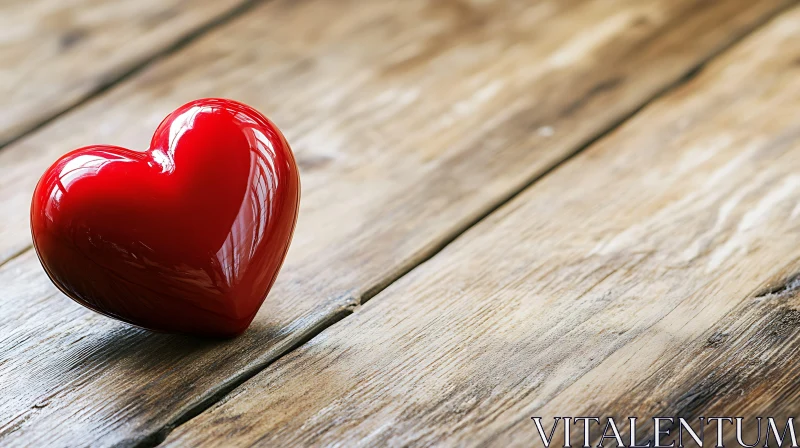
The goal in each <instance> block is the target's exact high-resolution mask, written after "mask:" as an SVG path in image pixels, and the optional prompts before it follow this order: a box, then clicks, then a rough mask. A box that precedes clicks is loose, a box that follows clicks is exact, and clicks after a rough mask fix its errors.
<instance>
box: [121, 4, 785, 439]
mask: <svg viewBox="0 0 800 448" xmlns="http://www.w3.org/2000/svg"><path fill="white" fill-rule="evenodd" d="M792 6H794V4H789V5H787V6H786V7H784V8H778V9H777V10H776V11H775V12H773V13H772V14H769V15H767V16H766V17H765V18H764V19H762V20H761V21H758V22H756V23H754V24H753V25H752V26H751V27H750V28H749V29H747V30H745V31H744V32H743V33H742V34H741V35H740V36H737V37H735V38H733V39H731V41H730V42H728V43H726V44H723V45H721V46H720V48H718V49H716V50H714V51H712V52H710V53H709V54H708V56H706V57H705V58H703V59H701V60H700V61H698V62H697V63H696V64H695V65H694V66H691V67H688V68H687V69H686V71H685V72H684V73H683V74H682V75H681V76H678V77H677V78H676V79H675V80H674V81H672V82H669V83H667V84H666V85H665V86H664V87H662V88H661V89H659V90H657V91H656V92H655V93H653V94H652V95H651V96H650V97H649V98H647V99H646V100H644V101H643V102H642V103H641V104H639V105H638V106H636V107H634V108H632V109H631V110H630V111H629V112H628V113H625V114H623V115H622V116H620V117H619V118H618V119H617V120H615V121H614V122H612V123H610V124H609V125H608V126H607V127H606V128H605V129H603V130H600V131H598V132H597V133H596V134H595V135H594V136H589V137H588V138H587V140H586V141H585V142H584V143H583V144H581V145H578V146H577V147H576V149H575V150H574V151H572V152H570V153H568V154H566V155H565V156H564V157H562V158H561V159H560V160H557V161H556V162H555V163H554V164H553V165H552V166H550V167H549V168H546V169H544V170H542V171H540V172H538V173H534V174H533V176H532V177H531V178H530V179H528V180H527V181H525V182H523V183H522V184H521V185H520V186H519V187H518V188H516V189H513V190H511V192H510V193H509V194H507V195H505V196H503V197H502V198H500V199H499V200H498V201H497V202H495V203H494V204H490V205H489V206H488V207H486V208H485V209H484V210H483V211H481V212H480V213H478V214H477V216H476V217H475V218H473V219H471V220H468V221H467V222H466V223H464V224H463V225H461V226H459V227H458V228H456V229H455V230H454V231H453V232H452V233H451V234H450V235H447V236H445V237H443V238H442V239H441V240H440V241H439V242H438V243H436V244H434V245H432V246H431V248H430V249H429V250H428V251H426V252H424V253H422V254H421V256H420V257H417V258H414V259H412V260H409V262H407V263H406V264H405V265H401V266H398V268H397V269H396V270H395V271H394V272H392V273H391V274H390V275H387V276H386V278H385V279H384V280H382V281H379V282H377V283H376V284H375V285H373V286H372V287H370V288H368V289H366V290H365V291H364V292H363V293H362V294H360V297H354V298H355V299H356V303H357V304H358V305H356V306H352V307H346V308H344V309H342V310H340V311H339V312H337V313H336V314H335V315H334V316H332V318H331V319H328V320H326V321H325V322H322V323H320V325H318V326H316V327H315V328H314V329H313V330H311V331H309V332H308V333H307V334H306V335H304V336H303V338H302V340H301V341H298V342H296V343H294V344H292V345H291V346H290V347H289V348H288V349H287V350H286V351H283V352H279V353H278V354H277V355H276V356H275V357H273V358H272V359H270V360H268V361H266V362H265V363H263V364H261V365H259V366H254V367H253V368H252V369H250V370H248V371H246V372H242V373H241V374H240V375H239V376H237V377H236V379H235V380H233V381H231V382H230V383H228V384H226V385H225V386H223V387H222V388H220V389H219V390H218V391H216V392H215V393H214V394H212V395H211V396H209V397H207V398H205V399H203V400H201V401H200V402H198V403H197V404H195V405H194V406H190V407H189V408H188V409H187V410H186V411H185V412H184V413H182V414H181V415H180V416H179V417H178V418H177V419H175V420H174V421H173V422H170V423H168V424H167V425H165V426H164V427H163V428H161V429H159V430H157V431H156V432H154V433H152V434H150V435H148V436H146V437H145V438H144V439H141V440H140V441H139V442H136V441H133V443H132V444H131V446H134V447H137V448H144V447H148V448H149V447H154V446H158V445H160V444H161V443H163V442H164V441H165V440H166V438H167V437H168V436H169V434H170V433H171V432H172V431H173V430H174V429H175V428H177V427H179V426H181V425H183V424H184V423H186V422H188V421H190V420H191V419H192V418H194V417H196V416H198V415H200V414H201V413H203V412H204V411H206V410H207V409H208V408H210V407H211V406H212V405H214V404H215V403H217V402H218V401H220V400H222V399H223V398H224V396H225V395H227V394H228V393H230V392H232V391H233V390H234V389H236V388H237V387H238V386H240V385H241V384H244V383H245V382H246V381H248V380H249V379H251V378H253V377H255V376H256V375H258V374H259V373H261V372H262V371H264V370H266V369H267V368H269V367H270V366H271V365H272V364H273V363H275V362H276V361H279V360H280V359H281V358H282V357H284V356H286V355H287V354H289V353H290V352H292V351H294V350H295V349H297V348H299V347H301V346H302V345H304V344H305V343H306V342H309V341H311V340H313V339H314V338H315V337H316V336H318V335H319V334H320V333H322V332H323V331H324V330H325V329H327V328H328V327H330V326H332V325H334V324H336V323H337V322H339V321H341V320H342V319H344V318H346V317H347V316H349V315H351V314H353V313H354V312H355V310H356V309H357V308H358V306H360V305H363V304H365V303H367V302H368V301H369V300H370V299H372V298H373V297H375V296H377V295H378V294H379V293H380V292H381V291H383V290H384V289H386V288H388V287H389V286H390V285H392V284H393V283H395V282H396V281H398V280H400V279H401V278H402V277H404V276H405V275H406V274H408V273H410V272H411V271H412V270H414V269H416V268H418V267H420V266H422V265H423V264H425V263H426V262H428V261H429V260H430V259H432V258H433V257H434V256H436V255H437V254H438V253H440V252H441V251H443V250H444V249H445V248H446V247H447V246H449V245H450V244H452V243H453V242H455V241H456V240H457V239H458V238H459V237H461V236H462V235H464V234H465V233H466V232H467V231H468V230H470V229H471V228H472V227H474V226H475V225H477V224H478V223H480V222H481V221H483V220H484V219H485V218H487V217H488V216H490V215H492V214H493V213H494V212H496V211H498V210H499V209H500V208H501V207H503V206H504V205H506V204H507V203H509V202H511V201H513V200H514V199H515V198H516V197H517V196H519V195H520V194H522V193H523V192H524V191H525V190H527V189H528V188H530V187H532V186H533V185H534V184H536V182H538V181H539V180H541V179H543V178H544V177H546V176H548V175H550V174H551V173H553V172H554V171H555V170H557V169H558V168H560V167H561V166H563V165H564V164H566V163H567V162H569V161H570V160H572V159H573V158H574V157H575V156H577V155H578V154H580V153H582V152H583V151H584V150H586V149H587V148H590V147H591V146H593V145H594V144H595V143H597V142H598V141H600V140H602V139H604V138H605V137H607V136H608V135H610V134H611V133H613V132H614V131H615V130H617V129H618V128H620V127H621V126H622V125H623V124H624V123H625V122H627V121H628V120H630V119H631V118H632V117H634V116H636V115H637V114H638V113H639V112H641V111H642V110H643V109H645V108H647V107H649V106H650V105H651V104H653V103H654V102H656V101H658V100H659V99H661V98H663V97H664V96H666V95H668V94H670V93H672V92H673V91H674V90H676V89H678V88H679V87H681V86H683V85H685V84H687V83H688V82H690V81H691V80H692V79H694V78H696V77H697V75H698V74H699V73H700V72H701V71H702V70H703V69H704V68H705V67H706V66H707V65H708V64H709V63H710V62H711V61H713V60H714V59H716V58H717V57H719V56H720V55H721V54H723V53H725V52H726V51H728V50H729V49H731V48H732V47H734V46H736V45H737V44H738V43H740V42H741V41H742V40H744V39H746V38H747V37H748V36H750V35H751V34H752V33H753V32H755V31H756V30H758V29H760V28H762V27H763V26H765V25H766V24H768V23H769V22H771V21H772V20H773V19H774V18H776V17H778V16H779V15H781V14H783V13H784V12H785V11H787V10H788V9H790V7H792ZM799 287H800V286H799ZM525 418H528V417H527V416H526V417H525Z"/></svg>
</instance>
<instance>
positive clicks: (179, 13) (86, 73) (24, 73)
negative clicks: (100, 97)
mask: <svg viewBox="0 0 800 448" xmlns="http://www.w3.org/2000/svg"><path fill="white" fill-rule="evenodd" d="M244 3H245V1H244V0H221V1H220V0H166V1H165V0H124V1H102V0H71V1H64V0H4V1H3V2H2V4H0V98H2V101H0V104H2V109H3V111H2V113H0V146H2V145H3V144H5V143H6V142H8V141H10V140H12V139H14V138H15V137H17V136H19V135H20V134H22V133H24V132H26V131H29V130H30V129H32V128H34V127H35V126H36V125H38V124H39V123H41V122H43V121H44V120H47V119H49V118H51V117H53V116H55V115H57V114H58V113H60V112H62V111H64V110H65V109H67V108H68V107H70V106H71V105H74V104H75V103H77V102H79V101H80V100H81V99H83V98H85V97H86V96H87V95H88V94H90V93H91V92H93V91H96V90H97V89H99V88H102V87H103V86H105V85H107V84H109V83H110V82H113V80H115V79H117V78H119V77H120V76H122V75H123V74H124V73H126V72H128V71H130V70H131V69H133V68H134V67H136V66H138V65H141V64H142V63H143V62H145V61H147V60H149V59H151V58H153V57H155V56H157V55H159V54H160V53H162V52H163V51H164V50H166V49H168V48H170V47H171V46H173V45H175V44H176V43H177V42H179V41H180V40H181V39H183V38H185V37H186V36H189V35H191V34H192V33H193V32H196V31H197V30H199V29H202V28H203V27H205V26H207V25H208V24H209V23H212V22H214V21H215V20H217V19H219V18H220V17H222V16H225V15H226V14H228V13H230V12H231V11H234V10H235V9H236V7H237V6H240V5H243V4H244Z"/></svg>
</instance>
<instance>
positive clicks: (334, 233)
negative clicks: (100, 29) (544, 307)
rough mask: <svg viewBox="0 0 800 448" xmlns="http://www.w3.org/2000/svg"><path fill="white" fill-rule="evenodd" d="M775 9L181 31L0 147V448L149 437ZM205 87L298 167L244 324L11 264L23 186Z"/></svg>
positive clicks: (366, 17)
mask: <svg viewBox="0 0 800 448" xmlns="http://www.w3.org/2000/svg"><path fill="white" fill-rule="evenodd" d="M790 3H791V2H789V1H784V0H765V1H759V2H752V1H749V0H724V1H715V2H703V3H697V2H695V1H693V0H680V1H676V0H649V1H642V0H629V1H617V2H584V1H564V0H548V1H539V2H531V1H528V0H518V1H506V2H494V3H491V2H481V3H475V4H472V3H468V2H463V1H455V0H453V1H447V2H443V1H423V0H412V1H404V2H394V1H388V0H387V1H370V2H362V1H356V0H350V1H341V2H328V1H316V0H311V1H305V2H294V1H288V0H286V1H275V2H270V3H268V4H266V5H264V6H263V7H260V8H258V9H254V10H253V11H251V12H250V13H249V14H248V15H247V16H245V17H243V18H242V19H241V20H237V21H235V22H233V23H231V24H230V25H228V26H226V27H224V28H222V29H219V30H218V31H216V32H214V33H211V34H209V35H208V36H206V37H204V38H202V39H199V40H198V41H197V42H196V43H195V44H193V45H191V46H190V47H188V48H186V49H185V50H184V51H182V52H181V53H180V54H177V55H175V56H173V57H170V58H168V59H167V60H165V61H163V62H161V63H159V64H157V65H155V66H153V67H152V68H151V69H148V70H146V71H145V72H144V73H142V74H141V75H140V76H137V77H135V78H134V79H132V80H131V81H130V82H127V83H125V84H124V85H121V86H119V88H116V89H114V90H112V91H110V92H108V93H107V94H105V95H103V96H102V97H100V98H98V99H97V100H95V101H92V102H91V103H89V104H87V105H85V106H84V107H81V108H80V109H78V110H76V111H74V112H73V113H70V114H69V115H66V116H64V117H62V119H60V120H59V121H58V122H56V123H54V124H53V125H52V126H48V127H47V128H46V129H43V130H42V131H41V132H39V133H37V134H36V135H33V136H31V137H30V138H26V139H24V140H22V141H20V142H19V143H18V144H15V145H14V146H13V147H9V148H8V149H7V150H5V151H2V152H0V166H2V167H3V170H4V173H3V176H0V208H2V210H4V213H5V215H3V216H0V253H2V254H4V259H5V260H7V261H6V264H5V266H3V267H2V268H1V269H0V306H2V307H3V309H4V310H5V311H4V313H5V314H4V316H3V317H0V334H2V335H3V336H2V341H1V342H0V347H2V349H0V353H2V355H0V356H2V359H1V360H0V394H2V396H3V397H11V398H10V399H8V400H5V401H4V402H2V403H0V422H3V426H2V429H0V442H1V443H3V444H4V445H8V444H14V443H16V444H19V445H24V444H27V445H53V444H55V445H70V444H76V443H79V444H111V443H138V442H141V441H143V440H145V441H147V440H149V441H153V440H156V439H157V437H158V436H159V435H163V434H164V433H165V430H166V429H168V428H165V425H171V424H173V423H175V422H176V421H177V422H180V421H181V420H183V419H185V418H187V416H190V415H192V413H194V412H197V411H198V410H200V409H202V408H203V407H204V404H205V403H210V402H212V401H214V400H215V399H217V396H218V394H220V393H224V392H226V391H227V390H229V388H230V387H232V386H235V385H236V384H238V383H239V382H240V381H241V379H242V378H245V377H247V376H248V375H250V374H252V372H254V371H257V370H258V369H259V368H261V367H263V366H264V365H265V364H267V363H269V362H270V361H272V360H273V359H275V358H276V357H277V356H279V355H280V354H282V353H285V352H286V351H288V350H290V349H291V348H292V347H294V346H296V345H298V344H300V343H302V342H304V341H305V340H306V339H307V338H308V337H309V336H311V335H313V334H315V333H317V332H318V331H319V330H320V329H321V328H323V327H325V326H327V325H330V324H331V323H332V322H334V321H335V320H337V319H339V318H340V317H342V316H343V315H344V314H346V313H349V312H350V310H351V309H352V308H353V307H355V306H357V305H358V304H359V303H360V301H361V300H362V299H363V298H364V297H370V296H371V295H372V294H373V293H374V291H377V290H380V289H381V288H383V287H384V286H385V285H386V284H388V283H390V282H391V281H393V280H394V279H395V278H397V277H398V276H400V275H402V274H403V273H404V272H406V271H407V270H408V269H410V268H411V267H413V266H415V265H417V264H418V263H419V262H420V261H422V260H424V259H425V258H426V257H428V256H430V255H431V254H432V253H433V252H435V251H436V250H437V249H438V248H439V247H441V246H442V245H443V244H445V243H446V242H448V241H449V240H450V239H451V238H452V237H453V236H454V235H456V234H458V233H459V232H461V231H462V230H463V229H464V228H465V227H467V226H469V225H471V223H473V222H474V221H475V220H476V219H478V218H479V217H481V216H483V215H485V214H486V213H487V212H489V211H491V210H492V209H493V208H494V207H496V206H497V205H498V204H500V203H502V202H504V201H505V200H506V199H507V197H508V196H510V195H511V194H513V193H514V192H516V191H518V190H520V189H522V188H523V187H524V186H525V185H527V184H528V183H529V182H530V181H531V180H532V179H535V178H536V177H537V176H538V175H540V174H541V173H543V172H544V171H546V170H547V169H549V168H550V167H552V166H553V165H554V164H555V163H557V162H558V161H560V160H562V159H564V158H565V157H567V156H568V155H570V154H572V153H573V152H575V151H576V150H578V149H579V148H581V147H582V146H583V145H585V144H586V143H587V142H588V141H591V140H592V139H593V138H594V137H595V136H597V135H598V134H600V133H602V132H603V131H604V130H606V129H608V128H609V127H610V126H613V125H614V124H616V123H617V122H618V121H619V120H621V119H623V118H625V117H626V116H628V115H629V114H631V113H632V112H634V111H635V110H636V109H637V108H638V107H640V105H641V104H643V103H644V102H645V101H647V100H648V99H649V98H652V97H653V96H654V95H656V94H657V93H658V92H660V91H662V90H663V89H665V88H666V87H667V86H669V85H671V84H672V83H674V82H676V81H678V80H679V79H681V78H682V77H683V76H684V75H685V74H686V73H689V72H690V71H691V70H692V69H693V68H694V67H696V66H697V65H698V64H700V63H702V62H703V61H704V60H706V59H707V58H709V57H712V56H713V55H714V54H716V52H718V51H719V50H720V49H722V48H724V47H725V46H726V45H728V44H730V43H731V42H733V41H734V40H735V39H737V37H739V36H742V35H743V34H745V33H747V32H748V31H749V30H750V29H752V28H753V27H755V26H757V25H758V24H759V23H761V22H762V21H763V20H765V18H766V17H768V16H770V15H771V14H774V13H776V12H777V11H778V10H779V9H780V8H782V7H784V6H786V5H787V4H790ZM212 95H213V96H226V97H231V98H235V99H239V100H242V101H245V102H247V103H250V104H252V105H253V106H255V107H257V108H259V109H261V110H262V111H264V112H265V113H266V114H267V115H269V116H270V117H272V118H273V119H274V120H275V122H276V123H278V125H279V126H281V127H282V129H283V130H284V131H285V134H286V135H287V137H288V139H289V141H290V142H291V143H292V145H293V147H294V149H295V151H296V153H297V156H298V161H299V165H300V168H301V171H302V179H303V200H302V207H301V211H300V220H299V226H298V229H297V232H296V236H295V240H294V243H293V245H292V249H291V250H290V253H289V257H288V260H287V263H286V266H285V267H284V270H283V272H282V273H281V275H280V276H279V278H278V282H277V283H276V286H275V288H274V289H273V292H272V293H271V295H270V297H269V298H268V300H267V302H266V303H265V305H264V307H263V308H262V310H261V313H260V314H259V316H258V317H257V318H256V321H255V322H254V324H253V327H252V328H251V329H250V330H249V331H248V332H246V333H245V334H244V335H243V336H242V337H240V338H237V339H235V340H231V341H221V342H220V341H199V340H192V339H187V338H181V337H173V336H165V335H156V334H152V333H147V332H144V331H140V330H137V329H133V328H130V327H128V326H125V325H123V324H119V323H116V322H114V321H111V320H109V319H106V318H103V317H100V316H96V315H94V314H92V313H90V312H88V311H85V310H83V309H81V308H79V307H78V306H76V305H73V304H71V303H69V301H68V300H67V299H66V298H65V297H64V296H63V295H61V294H59V293H57V292H56V291H55V290H54V289H53V288H52V287H51V286H49V285H48V283H47V281H46V279H45V277H44V274H43V272H42V271H41V269H40V268H39V266H38V264H37V262H36V260H35V256H34V255H33V254H32V253H31V252H30V251H25V248H26V247H27V246H28V244H29V236H28V230H27V226H26V222H27V219H26V215H27V210H28V201H29V195H30V191H32V189H33V185H34V183H35V181H36V178H37V177H38V175H39V173H41V172H42V171H43V170H44V168H45V167H46V166H47V165H48V164H49V163H50V162H51V161H52V160H53V159H55V157H57V156H58V155H60V154H61V153H63V152H64V151H66V150H68V149H70V148H72V147H76V146H80V145H85V144H89V143H99V142H104V143H114V144H118V145H124V146H129V147H140V148H141V147H144V146H145V145H146V144H147V142H148V140H149V137H150V135H149V134H150V132H151V131H152V129H154V128H155V126H156V124H157V123H158V121H159V120H160V119H161V118H162V117H163V116H164V115H165V114H166V113H167V112H168V111H170V110H171V109H173V108H174V107H176V106H177V105H179V104H181V103H182V102H184V101H188V100H190V99H193V98H197V97H202V96H212ZM553 198H558V196H553ZM543 212H544V213H548V212H547V210H546V209H545V210H543ZM14 254H19V255H17V256H15V257H14V256H13V255H14ZM5 316H8V317H5ZM151 437H152V438H151ZM148 438H150V439H148Z"/></svg>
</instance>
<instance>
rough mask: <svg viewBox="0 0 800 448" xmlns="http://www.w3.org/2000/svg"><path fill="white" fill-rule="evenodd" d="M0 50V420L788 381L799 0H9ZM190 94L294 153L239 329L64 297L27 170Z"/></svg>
mask: <svg viewBox="0 0 800 448" xmlns="http://www.w3.org/2000/svg"><path fill="white" fill-rule="evenodd" d="M0 61H1V62H2V64H0V81H2V82H0V104H2V106H3V107H2V111H1V112H0V145H2V147H1V148H0V174H1V175H0V309H2V312H0V398H1V399H0V444H1V445H3V446H86V445H91V446H112V445H119V446H153V445H157V444H160V443H163V444H164V445H176V446H248V445H252V444H258V445H269V446H293V445H299V446H306V445H308V446H333V445H336V446H383V445H389V446H407V445H412V446H428V445H441V446H477V445H481V446H486V445H494V446H504V447H505V446H517V445H519V446H541V445H539V444H540V443H541V442H540V440H539V435H538V434H537V432H536V427H535V425H534V424H533V422H532V421H531V419H530V417H531V416H542V417H546V421H547V422H551V421H552V420H550V418H551V417H553V416H568V415H569V416H583V415H598V416H614V417H619V418H621V419H624V418H625V417H627V416H638V417H640V418H644V419H649V418H651V417H653V416H680V417H684V418H687V419H696V418H697V417H698V416H711V415H724V416H728V415H732V416H742V417H746V418H748V421H749V422H751V423H752V422H753V420H752V418H753V417H755V416H767V415H769V416H775V417H780V418H783V419H785V418H786V417H787V416H795V415H796V414H795V413H796V411H797V409H798V406H800V380H798V373H800V362H798V361H797V352H798V349H800V326H799V325H798V324H800V298H798V296H797V293H798V289H799V288H800V282H799V281H798V280H797V273H798V272H800V220H799V218H800V174H799V173H800V114H799V113H798V111H800V6H798V2H796V1H793V0H759V1H752V0H716V1H698V0H494V1H489V0H482V1H479V0H441V1H439V0H403V1H391V0H369V1H357V0H340V1H334V0H303V1H299V0H297V1H291V0H263V1H243V0H158V1H156V0H137V1H131V0H124V1H101V0H70V1H56V0H6V1H4V2H2V3H0ZM209 96H217V97H229V98H232V99H236V100H240V101H243V102H245V103H248V104H250V105H252V106H254V107H256V108H258V109H259V110H261V111H262V112H264V113H265V114H266V115H267V116H269V117H270V118H271V119H272V120H273V121H275V122H276V123H277V124H278V126H279V127H281V129H282V130H283V131H284V133H285V134H286V136H287V138H288V140H289V142H290V143H291V144H292V147H293V149H294V151H295V153H296V155H297V158H298V162H299V165H300V169H301V176H302V183H303V200H302V204H301V213H300V221H299V227H298V230H297V232H296V235H295V238H294V242H293V244H292V248H291V250H290V253H289V258H288V260H287V263H286V265H285V266H284V269H283V270H282V272H281V274H280V276H279V278H278V282H277V284H276V286H275V287H274V288H273V291H272V292H271V294H270V296H269V297H268V298H267V301H266V302H265V304H264V306H263V308H262V310H261V312H260V313H259V315H258V317H257V318H256V321H255V322H254V324H253V326H252V327H251V328H250V329H249V330H248V331H247V332H246V333H245V334H244V335H243V336H241V337H239V338H236V339H233V340H227V341H213V340H201V339H192V338H188V337H182V336H169V335H161V334H153V333H149V332H147V331H144V330H140V329H136V328H132V327H130V326H127V325H125V324H122V323H119V322H116V321H113V320H110V319H108V318H105V317H102V316H99V315H96V314H94V313H92V312H90V311H88V310H86V309H83V308H81V307H80V306H78V305H76V304H74V303H72V302H71V301H69V299H67V298H66V297H65V296H63V295H62V294H61V293H59V292H58V291H57V290H56V289H55V288H54V287H53V286H52V285H51V284H50V282H49V281H48V280H47V278H46V276H45V274H44V272H43V271H42V269H41V267H40V265H39V263H38V261H37V260H36V256H35V254H34V252H33V251H32V249H31V241H30V235H29V230H28V210H29V203H30V198H31V195H32V191H33V187H34V185H35V183H36V181H37V180H38V177H39V176H40V175H41V173H42V172H43V171H44V170H45V168H46V167H47V166H48V165H49V164H50V163H52V162H53V161H54V160H55V159H56V158H57V157H58V156H59V155H61V154H63V153H64V152H67V151H69V150H71V149H74V148H76V147H79V146H85V145H89V144H94V143H107V144H114V145H120V146H127V147H131V148H145V147H146V146H147V143H148V141H149V139H150V134H151V132H152V131H153V130H154V129H155V126H156V125H157V124H158V122H159V121H160V120H161V119H162V118H163V117H164V116H165V115H166V114H167V113H168V112H170V111H171V110H173V109H174V108H176V107H178V106H179V105H181V104H183V103H185V102H187V101H189V100H192V99H196V98H200V97H209ZM575 431H576V432H575V433H576V438H575V439H574V440H580V436H579V435H577V434H579V433H580V431H582V428H580V427H576V428H575ZM643 431H648V429H647V428H646V425H645V427H644V428H643ZM649 431H651V433H652V429H649ZM714 431H715V429H708V430H707V433H708V434H713V433H714ZM593 435H594V436H596V437H595V444H596V442H597V440H596V439H597V438H599V436H600V429H599V428H595V432H594V433H593ZM734 436H735V434H734V432H733V431H732V430H731V429H730V428H728V429H726V437H727V439H726V440H729V441H730V440H734V439H733V437H734ZM762 436H763V434H762ZM556 437H557V438H558V437H559V435H558V434H557V435H556ZM748 437H749V438H747V441H748V442H749V443H752V441H754V440H755V437H756V435H755V433H754V428H752V427H748ZM574 440H573V443H574ZM554 443H555V445H556V446H563V442H554ZM559 443H561V445H558V444H559ZM606 443H608V442H607V441H606ZM711 443H714V441H710V442H708V444H709V445H710V444H711ZM761 443H762V445H763V439H762V442H761Z"/></svg>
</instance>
